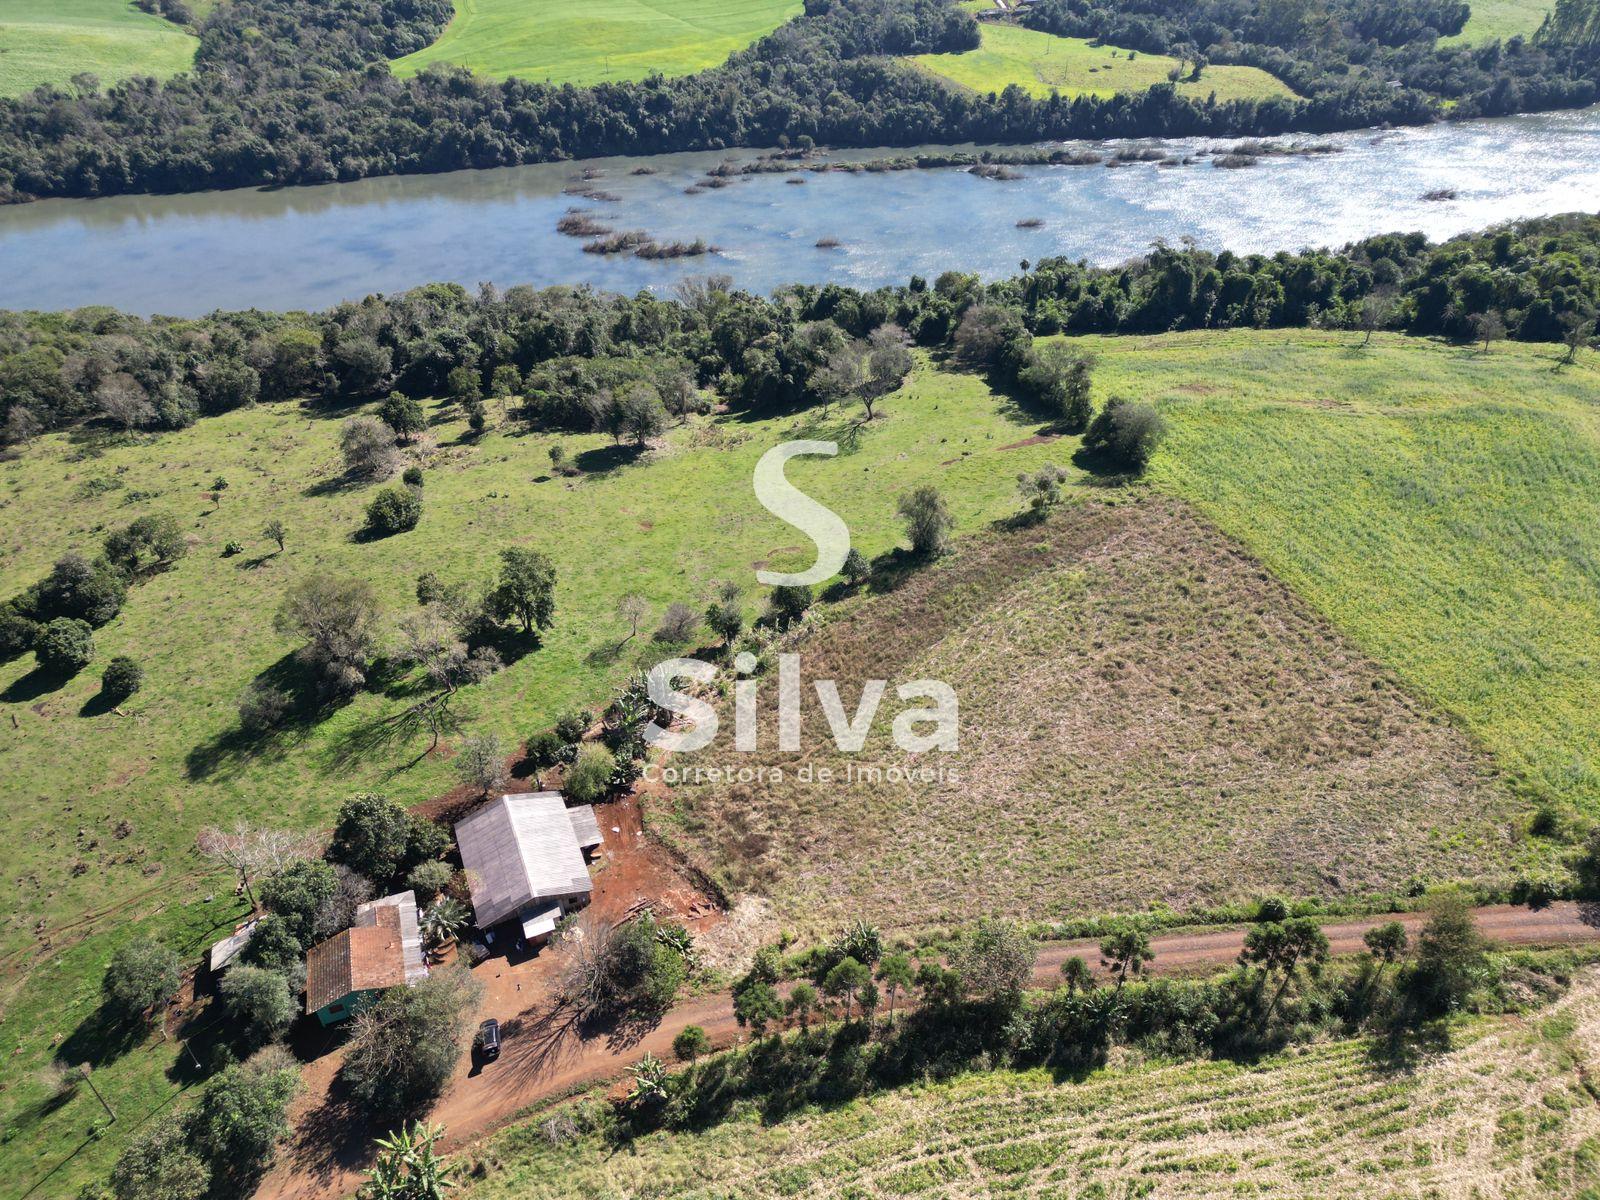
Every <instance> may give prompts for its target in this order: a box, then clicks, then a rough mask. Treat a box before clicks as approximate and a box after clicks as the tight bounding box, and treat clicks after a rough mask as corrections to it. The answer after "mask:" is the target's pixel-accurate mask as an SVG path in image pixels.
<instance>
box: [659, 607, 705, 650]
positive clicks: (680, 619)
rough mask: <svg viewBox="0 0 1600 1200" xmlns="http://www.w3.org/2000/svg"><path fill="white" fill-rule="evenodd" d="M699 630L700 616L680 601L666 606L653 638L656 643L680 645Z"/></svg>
mask: <svg viewBox="0 0 1600 1200" xmlns="http://www.w3.org/2000/svg"><path fill="white" fill-rule="evenodd" d="M699 630H700V614H699V613H697V612H695V610H694V609H692V608H690V607H689V606H688V605H687V604H685V603H683V602H682V601H681V600H680V601H677V602H675V603H673V604H669V605H668V606H667V611H666V612H665V613H664V614H662V617H661V625H660V627H659V628H658V629H657V630H656V631H655V634H654V637H655V640H656V641H658V642H667V643H669V644H681V643H683V642H687V641H689V640H690V639H692V638H693V637H694V635H695V634H696V633H698V632H699Z"/></svg>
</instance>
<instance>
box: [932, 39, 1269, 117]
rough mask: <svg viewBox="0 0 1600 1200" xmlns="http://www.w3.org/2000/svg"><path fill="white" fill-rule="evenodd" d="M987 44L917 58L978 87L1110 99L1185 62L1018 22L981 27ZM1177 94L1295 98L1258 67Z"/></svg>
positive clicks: (1212, 71)
mask: <svg viewBox="0 0 1600 1200" xmlns="http://www.w3.org/2000/svg"><path fill="white" fill-rule="evenodd" d="M981 29H982V36H983V44H982V45H981V46H979V47H978V49H976V50H969V51H967V52H966V53H965V54H922V55H918V56H917V57H915V58H914V59H912V61H913V62H915V63H917V64H918V65H919V66H920V67H922V68H923V69H924V70H927V71H931V72H932V73H933V74H935V75H938V76H940V77H941V78H944V79H948V80H949V81H950V82H952V83H955V84H957V85H959V86H960V87H964V88H968V89H970V90H971V91H974V92H999V91H1002V90H1003V89H1004V88H1005V87H1006V86H1007V85H1009V84H1013V83H1014V84H1016V85H1017V86H1019V87H1021V88H1022V89H1023V90H1024V91H1026V92H1027V93H1028V94H1029V95H1030V96H1039V97H1046V96H1049V95H1050V93H1051V92H1060V93H1061V94H1062V95H1063V96H1068V97H1070V96H1101V97H1105V96H1112V95H1115V94H1116V93H1118V92H1142V91H1144V90H1146V89H1147V88H1150V87H1152V86H1154V85H1155V84H1158V83H1166V82H1167V80H1168V75H1169V73H1170V72H1172V71H1174V70H1176V69H1177V68H1178V67H1179V66H1180V65H1181V64H1180V63H1179V62H1178V60H1177V59H1174V58H1168V57H1166V56H1165V55H1161V54H1140V53H1137V52H1136V51H1131V50H1122V49H1118V48H1117V47H1115V46H1103V45H1102V46H1096V45H1091V44H1090V43H1089V42H1088V41H1086V40H1085V39H1083V38H1065V37H1056V36H1055V35H1053V34H1049V33H1042V32H1040V31H1039V30H1036V29H1022V28H1020V27H1018V26H1015V25H989V24H985V25H983V26H982V27H981ZM1178 93H1179V94H1180V95H1183V96H1187V97H1189V98H1190V99H1193V100H1204V99H1205V98H1206V97H1207V96H1210V95H1212V94H1213V93H1215V95H1216V97H1217V99H1218V100H1219V101H1225V100H1266V99H1270V98H1272V97H1274V96H1280V97H1283V98H1285V99H1291V98H1293V96H1294V93H1293V92H1292V91H1291V90H1290V89H1289V88H1288V87H1287V86H1286V85H1285V84H1284V83H1283V82H1282V81H1281V80H1278V79H1276V78H1274V77H1273V76H1272V75H1270V74H1269V73H1267V72H1266V71H1263V70H1261V69H1260V68H1258V67H1215V66H1213V67H1207V68H1206V69H1205V71H1204V73H1203V74H1202V76H1201V78H1200V79H1199V80H1198V81H1196V82H1193V83H1190V82H1184V83H1180V84H1179V85H1178Z"/></svg>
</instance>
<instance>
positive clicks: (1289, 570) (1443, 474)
mask: <svg viewBox="0 0 1600 1200" xmlns="http://www.w3.org/2000/svg"><path fill="white" fill-rule="evenodd" d="M1355 340H1359V339H1354V338H1352V337H1351V336H1350V335H1348V334H1346V335H1337V334H1318V333H1314V332H1307V331H1301V332H1294V333H1289V332H1283V333H1271V334H1226V335H1220V336H1216V335H1187V334H1185V335H1178V336H1169V337H1164V338H1158V339H1138V338H1130V339H1123V340H1121V341H1106V342H1101V343H1094V342H1091V343H1089V344H1090V345H1091V346H1092V347H1094V348H1098V349H1099V350H1100V351H1101V352H1102V358H1101V367H1102V372H1101V375H1100V377H1099V379H1098V380H1097V383H1098V384H1099V385H1101V386H1104V387H1105V389H1106V390H1107V391H1108V392H1126V393H1130V394H1137V395H1141V396H1144V397H1147V398H1149V399H1151V400H1154V401H1158V402H1159V403H1160V404H1161V405H1162V406H1163V407H1164V409H1165V411H1166V413H1167V415H1168V418H1169V420H1170V421H1171V423H1172V429H1173V435H1172V438H1171V440H1170V441H1169V443H1168V444H1167V448H1166V452H1165V453H1163V454H1162V455H1161V456H1160V459H1159V462H1158V463H1157V465H1156V470H1155V472H1154V474H1155V478H1156V481H1157V483H1158V484H1159V485H1160V486H1162V487H1165V488H1167V489H1169V490H1171V491H1174V492H1176V493H1179V494H1181V495H1183V496H1185V497H1187V498H1189V499H1190V500H1192V501H1193V502H1194V503H1195V504H1197V505H1198V506H1199V507H1200V509H1201V511H1202V512H1204V513H1205V514H1207V515H1208V516H1209V517H1210V518H1211V519H1212V520H1214V521H1215V522H1216V523H1217V524H1218V525H1219V526H1221V528H1222V529H1223V530H1225V531H1226V532H1227V533H1229V534H1230V535H1232V536H1234V537H1236V538H1238V539H1239V540H1240V541H1242V542H1243V543H1244V544H1245V545H1246V546H1247V547H1248V548H1249V549H1250V551H1251V552H1252V553H1253V554H1255V555H1256V557H1258V558H1259V559H1260V560H1261V561H1262V562H1264V563H1265V564H1266V565H1267V566H1268V567H1269V568H1270V569H1271V570H1272V571H1273V572H1274V573H1275V574H1276V575H1277V576H1278V578H1280V579H1282V580H1284V581H1285V582H1287V583H1288V584H1289V586H1290V587H1291V588H1293V589H1294V590H1295V591H1297V592H1298V593H1299V594H1300V595H1302V596H1304V597H1306V598H1307V599H1308V600H1309V601H1310V602H1311V604H1312V605H1313V606H1314V607H1316V608H1317V609H1319V610H1320V611H1321V612H1322V613H1323V614H1324V615H1326V616H1327V617H1329V618H1330V619H1331V620H1332V621H1333V622H1334V624H1335V625H1337V626H1338V627H1339V628H1340V629H1342V630H1344V631H1345V632H1346V633H1348V634H1349V635H1350V636H1351V637H1352V638H1353V639H1354V640H1355V642H1356V643H1357V644H1358V645H1360V646H1361V647H1362V648H1363V649H1364V650H1365V651H1366V652H1367V653H1368V654H1370V655H1372V656H1373V657H1374V658H1376V659H1378V660H1379V661H1381V662H1383V663H1385V664H1387V665H1388V666H1390V667H1392V668H1393V669H1394V670H1395V671H1396V672H1397V673H1398V674H1399V675H1400V676H1401V677H1402V678H1403V679H1404V680H1405V681H1406V682H1407V684H1408V685H1409V686H1410V687H1411V688H1412V689H1413V690H1414V691H1415V692H1417V693H1418V694H1420V695H1421V696H1423V697H1425V698H1426V699H1428V700H1431V701H1432V702H1433V703H1435V704H1436V705H1438V706H1439V707H1440V708H1442V709H1444V710H1445V711H1447V712H1449V713H1451V714H1453V715H1454V716H1455V717H1456V718H1457V719H1458V720H1459V722H1460V723H1461V725H1462V726H1463V727H1464V728H1465V729H1466V730H1467V731H1468V732H1469V733H1470V734H1471V735H1472V736H1473V737H1474V738H1475V739H1476V740H1477V741H1479V742H1480V743H1481V744H1482V745H1483V746H1485V747H1487V748H1488V750H1489V751H1490V752H1491V753H1492V754H1493V756H1494V757H1495V759H1496V760H1497V762H1498V763H1499V765H1500V766H1501V767H1502V768H1503V769H1504V770H1505V771H1507V772H1508V773H1509V774H1510V775H1511V776H1512V777H1513V778H1514V779H1516V780H1518V781H1520V783H1521V784H1522V785H1523V786H1524V787H1525V788H1526V790H1527V792H1528V794H1530V795H1531V796H1536V797H1539V798H1548V799H1554V800H1558V801H1564V802H1569V803H1572V804H1575V805H1577V806H1578V807H1580V808H1582V809H1584V810H1585V811H1587V812H1589V813H1591V814H1596V813H1600V741H1597V740H1596V738H1595V736H1594V714H1595V712H1596V711H1597V710H1600V672H1597V671H1596V666H1597V665H1600V407H1597V406H1596V404H1595V400H1594V398H1595V396H1596V394H1597V391H1596V389H1597V387H1600V362H1597V361H1596V359H1595V358H1594V356H1592V355H1591V356H1589V358H1588V361H1587V362H1584V361H1580V363H1579V364H1578V365H1577V366H1576V367H1570V368H1564V369H1561V370H1557V369H1556V364H1555V360H1556V357H1557V348H1556V347H1552V346H1527V345H1508V346H1504V347H1496V348H1495V350H1494V351H1493V353H1491V354H1489V355H1487V356H1485V355H1481V354H1478V353H1476V352H1474V351H1473V350H1471V349H1466V348H1462V347H1456V346H1447V345H1443V344H1439V343H1435V342H1417V341H1404V342H1402V341H1401V340H1400V339H1395V338H1383V339H1380V340H1379V341H1378V342H1375V343H1374V346H1373V347H1372V348H1371V349H1369V350H1366V351H1359V350H1354V349H1351V348H1350V344H1351V342H1352V341H1355Z"/></svg>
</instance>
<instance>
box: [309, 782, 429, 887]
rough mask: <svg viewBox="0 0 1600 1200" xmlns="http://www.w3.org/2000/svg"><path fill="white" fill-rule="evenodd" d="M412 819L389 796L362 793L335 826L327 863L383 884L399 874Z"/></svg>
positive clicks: (346, 806) (348, 804)
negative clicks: (347, 868)
mask: <svg viewBox="0 0 1600 1200" xmlns="http://www.w3.org/2000/svg"><path fill="white" fill-rule="evenodd" d="M410 833H411V817H410V814H409V813H407V812H406V810H405V809H403V808H401V807H400V806H399V805H398V804H396V803H394V801H392V800H390V799H389V798H388V797H386V796H379V795H375V794H373V793H371V792H363V793H361V794H359V795H356V796H352V797H351V798H350V799H348V800H346V801H345V802H344V804H342V805H341V806H340V808H339V816H338V819H337V820H336V821H335V822H334V826H333V841H332V843H331V844H330V845H329V846H328V860H329V861H330V862H335V863H343V864H344V865H345V866H347V867H349V868H350V869H351V870H352V871H356V872H358V873H359V874H362V875H365V876H366V877H367V878H368V879H375V880H379V881H380V882H383V881H387V880H390V879H393V878H394V877H395V876H396V875H398V874H399V873H400V868H401V865H402V864H403V862H404V860H405V855H406V843H407V840H408V838H409V837H410Z"/></svg>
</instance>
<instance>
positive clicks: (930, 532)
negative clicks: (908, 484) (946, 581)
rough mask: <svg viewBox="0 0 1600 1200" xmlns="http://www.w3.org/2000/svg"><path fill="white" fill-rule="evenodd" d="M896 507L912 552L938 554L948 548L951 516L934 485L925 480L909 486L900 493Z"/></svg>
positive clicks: (951, 525) (953, 522)
mask: <svg viewBox="0 0 1600 1200" xmlns="http://www.w3.org/2000/svg"><path fill="white" fill-rule="evenodd" d="M896 509H897V511H898V512H899V513H900V516H901V518H902V519H904V521H905V523H906V534H907V536H909V537H910V538H911V552H912V553H913V554H917V555H920V556H922V557H923V558H938V557H939V556H940V555H941V554H943V553H945V551H946V550H948V549H949V547H950V530H951V529H952V528H953V527H954V525H955V518H954V517H952V516H951V515H950V510H949V508H947V507H946V506H945V502H944V497H943V496H941V495H940V494H939V489H938V488H936V487H934V486H933V485H932V484H926V483H925V484H923V485H922V486H921V487H915V488H912V489H911V490H910V491H909V492H907V493H905V495H903V496H901V497H900V500H899V503H898V504H897V505H896Z"/></svg>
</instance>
